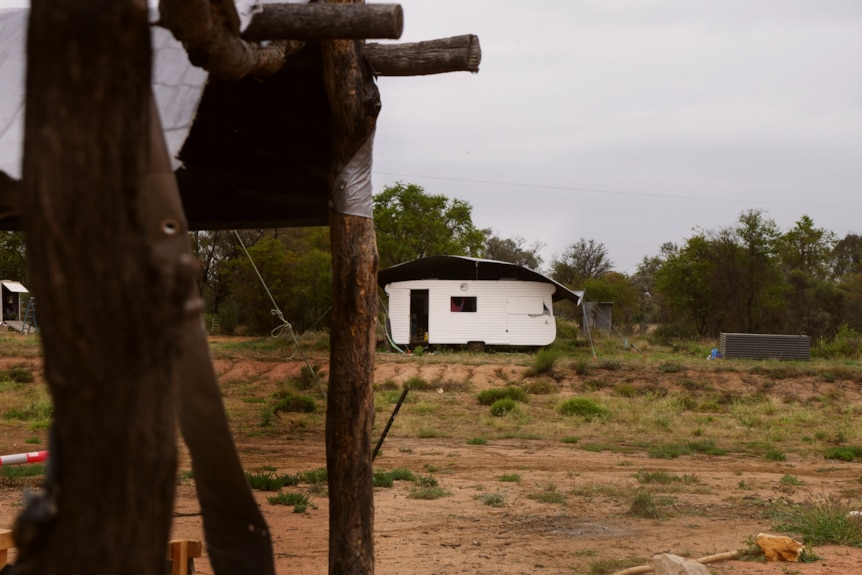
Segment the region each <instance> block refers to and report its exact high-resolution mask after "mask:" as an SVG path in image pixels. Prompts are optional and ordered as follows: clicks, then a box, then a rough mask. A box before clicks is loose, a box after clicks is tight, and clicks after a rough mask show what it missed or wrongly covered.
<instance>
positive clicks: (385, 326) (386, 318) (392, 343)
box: [377, 294, 407, 353]
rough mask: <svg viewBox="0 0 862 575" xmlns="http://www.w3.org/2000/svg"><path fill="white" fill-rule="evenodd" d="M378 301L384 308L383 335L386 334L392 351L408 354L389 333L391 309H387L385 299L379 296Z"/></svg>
mask: <svg viewBox="0 0 862 575" xmlns="http://www.w3.org/2000/svg"><path fill="white" fill-rule="evenodd" d="M377 300H378V301H379V302H380V307H382V308H383V333H385V334H386V339H387V341H388V342H389V345H390V346H391V347H392V349H394V350H396V351H398V352H399V353H407V352H405V351H404V350H403V349H401V348H400V347H398V345H397V344H396V343H395V341H394V340H393V339H392V334H391V333H389V308H388V307H386V303H385V302H384V301H383V298H382V297H380V295H379V294H378V296H377Z"/></svg>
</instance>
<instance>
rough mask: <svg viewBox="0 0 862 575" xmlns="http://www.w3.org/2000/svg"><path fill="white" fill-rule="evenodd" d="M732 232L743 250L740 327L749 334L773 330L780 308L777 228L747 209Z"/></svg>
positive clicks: (780, 286) (773, 223)
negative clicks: (741, 316) (741, 321)
mask: <svg viewBox="0 0 862 575" xmlns="http://www.w3.org/2000/svg"><path fill="white" fill-rule="evenodd" d="M734 233H735V236H736V238H737V241H738V242H739V245H740V247H741V248H742V253H741V254H740V255H741V266H740V270H739V274H738V279H737V284H738V286H739V293H740V299H739V302H740V303H741V305H742V310H741V312H742V314H743V316H744V317H743V319H744V321H743V323H742V325H741V326H740V327H741V329H742V331H745V332H749V333H756V332H757V331H759V330H761V329H769V328H770V327H771V328H773V329H775V328H776V327H777V326H776V324H777V323H778V322H780V321H781V317H780V316H781V311H782V309H781V308H782V307H783V305H782V304H783V302H782V300H781V291H782V288H783V286H782V283H781V274H780V271H779V269H778V258H777V247H778V246H777V242H778V239H779V236H780V232H779V230H778V226H777V225H776V224H775V220H773V219H772V218H767V217H766V216H765V214H764V212H762V211H760V210H748V211H746V212H743V213H742V214H740V216H739V220H738V224H737V227H736V228H735V230H734Z"/></svg>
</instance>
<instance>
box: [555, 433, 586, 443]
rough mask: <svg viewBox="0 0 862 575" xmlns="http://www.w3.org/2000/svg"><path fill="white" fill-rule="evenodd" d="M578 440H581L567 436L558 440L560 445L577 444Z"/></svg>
mask: <svg viewBox="0 0 862 575" xmlns="http://www.w3.org/2000/svg"><path fill="white" fill-rule="evenodd" d="M580 440H581V438H580V437H574V436H571V435H569V436H566V437H564V438H562V439H561V440H560V443H570V444H575V443H577V442H578V441H580Z"/></svg>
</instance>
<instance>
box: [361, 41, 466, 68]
mask: <svg viewBox="0 0 862 575" xmlns="http://www.w3.org/2000/svg"><path fill="white" fill-rule="evenodd" d="M363 52H364V54H365V57H366V59H367V60H368V62H369V63H370V64H371V66H372V68H374V73H375V74H377V75H378V76H424V75H427V74H444V73H446V72H474V73H475V72H478V71H479V63H480V62H481V61H482V48H481V47H480V46H479V38H478V36H474V35H473V34H466V35H464V36H453V37H451V38H440V39H437V40H428V41H425V42H413V43H408V44H376V43H374V44H366V45H365V47H364V50H363Z"/></svg>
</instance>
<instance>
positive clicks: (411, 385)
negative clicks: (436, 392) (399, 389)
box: [404, 375, 433, 391]
mask: <svg viewBox="0 0 862 575" xmlns="http://www.w3.org/2000/svg"><path fill="white" fill-rule="evenodd" d="M404 387H406V388H408V389H410V390H411V391H428V390H430V389H432V388H433V386H432V385H431V384H430V383H428V381H427V380H426V379H424V378H422V377H419V376H418V375H414V376H413V377H411V378H408V379H407V380H406V381H405V382H404Z"/></svg>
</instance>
